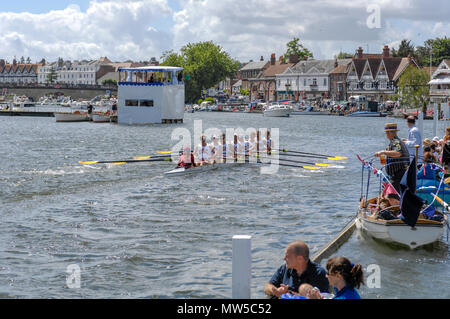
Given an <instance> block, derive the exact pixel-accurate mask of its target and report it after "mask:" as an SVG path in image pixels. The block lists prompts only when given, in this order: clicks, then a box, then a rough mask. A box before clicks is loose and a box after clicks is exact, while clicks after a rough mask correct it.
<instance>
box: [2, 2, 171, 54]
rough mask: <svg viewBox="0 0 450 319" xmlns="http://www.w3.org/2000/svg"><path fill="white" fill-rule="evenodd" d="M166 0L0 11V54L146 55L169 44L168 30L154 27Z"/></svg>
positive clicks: (166, 9) (166, 12)
mask: <svg viewBox="0 0 450 319" xmlns="http://www.w3.org/2000/svg"><path fill="white" fill-rule="evenodd" d="M171 14H172V10H171V8H170V6H169V5H168V3H167V1H166V0H141V1H104V2H97V1H91V3H90V5H89V8H88V9H87V10H86V11H85V12H82V11H81V10H80V7H79V6H77V5H70V6H68V7H67V8H66V9H64V10H54V11H50V12H48V13H44V14H31V13H0V30H2V37H3V39H4V41H3V44H2V46H0V56H3V57H7V58H9V59H11V58H12V56H13V55H17V56H22V55H24V56H30V57H32V59H35V60H38V59H40V58H42V57H45V58H46V59H47V60H49V59H50V60H52V59H53V60H54V59H56V58H57V57H60V56H62V57H64V58H72V59H83V58H87V59H89V58H92V59H95V58H98V57H100V56H108V57H110V58H112V59H118V60H120V59H147V60H148V59H150V57H152V56H156V57H159V55H160V53H161V51H163V50H167V49H170V48H171V47H172V35H171V34H170V32H168V31H167V30H158V28H156V27H155V25H156V24H157V23H159V22H160V21H161V19H170V20H171Z"/></svg>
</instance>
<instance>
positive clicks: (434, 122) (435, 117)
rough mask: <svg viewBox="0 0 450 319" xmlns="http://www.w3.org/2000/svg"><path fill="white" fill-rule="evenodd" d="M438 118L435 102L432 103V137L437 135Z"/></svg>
mask: <svg viewBox="0 0 450 319" xmlns="http://www.w3.org/2000/svg"><path fill="white" fill-rule="evenodd" d="M438 120H439V113H438V107H437V103H434V111H433V133H434V135H433V137H435V136H437V134H438V133H437V131H438Z"/></svg>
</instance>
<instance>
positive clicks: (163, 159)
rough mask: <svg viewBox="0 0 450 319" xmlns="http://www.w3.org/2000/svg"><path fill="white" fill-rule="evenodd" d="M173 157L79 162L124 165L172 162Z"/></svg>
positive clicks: (80, 162) (83, 162)
mask: <svg viewBox="0 0 450 319" xmlns="http://www.w3.org/2000/svg"><path fill="white" fill-rule="evenodd" d="M171 161H172V159H171V158H170V157H169V158H155V159H148V160H135V159H133V160H124V161H79V162H78V163H79V164H82V165H91V164H113V165H123V164H127V163H142V162H171Z"/></svg>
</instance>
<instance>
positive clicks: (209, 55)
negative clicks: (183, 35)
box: [161, 41, 239, 103]
mask: <svg viewBox="0 0 450 319" xmlns="http://www.w3.org/2000/svg"><path fill="white" fill-rule="evenodd" d="M161 60H162V61H163V62H162V64H161V65H165V66H179V67H182V68H184V73H185V74H186V82H185V85H186V101H187V102H189V103H193V102H194V101H197V100H198V99H199V98H201V92H202V90H204V89H207V88H210V87H212V86H214V85H216V84H217V83H219V82H220V81H222V80H224V79H225V78H227V77H232V76H233V75H234V74H235V73H236V72H237V70H238V67H239V64H238V62H237V61H235V60H234V59H232V58H231V57H230V56H229V54H228V53H227V52H225V51H223V48H222V47H221V46H219V45H216V44H214V43H213V42H212V41H207V42H198V43H189V44H187V45H185V46H184V47H183V48H181V50H180V53H179V54H178V53H176V52H174V51H166V52H164V53H163V56H162V57H161Z"/></svg>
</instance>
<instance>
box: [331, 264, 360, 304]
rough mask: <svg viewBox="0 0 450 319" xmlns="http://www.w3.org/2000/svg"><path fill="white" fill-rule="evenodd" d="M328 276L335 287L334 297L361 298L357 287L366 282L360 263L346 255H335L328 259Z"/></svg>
mask: <svg viewBox="0 0 450 319" xmlns="http://www.w3.org/2000/svg"><path fill="white" fill-rule="evenodd" d="M326 268H327V278H328V281H329V282H330V285H331V286H333V287H334V289H335V291H336V295H335V297H334V299H361V297H360V296H359V293H358V291H357V290H356V288H359V287H360V286H361V284H364V274H363V270H362V266H361V265H360V264H353V263H351V262H350V260H348V259H347V258H345V257H333V258H330V259H328V261H327V266H326Z"/></svg>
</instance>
